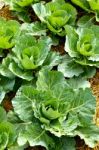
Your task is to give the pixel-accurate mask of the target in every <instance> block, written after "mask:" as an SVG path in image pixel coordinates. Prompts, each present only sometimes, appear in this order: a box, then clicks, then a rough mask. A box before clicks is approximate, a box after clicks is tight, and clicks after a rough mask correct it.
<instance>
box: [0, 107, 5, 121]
mask: <svg viewBox="0 0 99 150" xmlns="http://www.w3.org/2000/svg"><path fill="white" fill-rule="evenodd" d="M6 120H7V116H6V112H5V110H4V109H3V108H2V107H0V123H1V122H3V121H6Z"/></svg>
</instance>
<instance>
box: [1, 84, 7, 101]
mask: <svg viewBox="0 0 99 150" xmlns="http://www.w3.org/2000/svg"><path fill="white" fill-rule="evenodd" d="M5 94H6V92H5V91H4V90H3V88H2V87H1V86H0V104H1V102H2V100H3V99H4V97H5Z"/></svg>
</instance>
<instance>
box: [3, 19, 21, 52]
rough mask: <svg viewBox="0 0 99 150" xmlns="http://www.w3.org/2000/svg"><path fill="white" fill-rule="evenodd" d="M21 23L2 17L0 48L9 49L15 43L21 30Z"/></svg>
mask: <svg viewBox="0 0 99 150" xmlns="http://www.w3.org/2000/svg"><path fill="white" fill-rule="evenodd" d="M19 27H20V25H19V23H18V22H17V21H15V20H10V21H6V20H5V19H3V18H0V48H1V49H8V48H11V47H12V46H13V45H14V41H13V39H14V38H15V37H16V35H17V34H18V32H19Z"/></svg>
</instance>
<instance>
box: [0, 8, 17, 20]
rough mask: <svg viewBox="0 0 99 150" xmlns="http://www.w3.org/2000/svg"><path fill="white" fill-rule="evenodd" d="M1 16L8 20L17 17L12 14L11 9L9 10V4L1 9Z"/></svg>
mask: <svg viewBox="0 0 99 150" xmlns="http://www.w3.org/2000/svg"><path fill="white" fill-rule="evenodd" d="M0 17H4V18H6V19H7V20H11V19H15V17H14V16H13V15H12V13H11V11H10V10H9V7H8V6H6V7H3V8H2V9H0Z"/></svg>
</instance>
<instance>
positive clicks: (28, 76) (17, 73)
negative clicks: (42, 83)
mask: <svg viewBox="0 0 99 150" xmlns="http://www.w3.org/2000/svg"><path fill="white" fill-rule="evenodd" d="M9 70H10V71H11V72H12V73H13V74H14V75H15V76H18V77H20V78H22V79H24V80H27V81H31V80H32V79H33V75H32V72H26V71H23V70H21V69H20V68H18V66H17V64H15V63H14V62H13V63H11V64H10V65H9Z"/></svg>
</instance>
